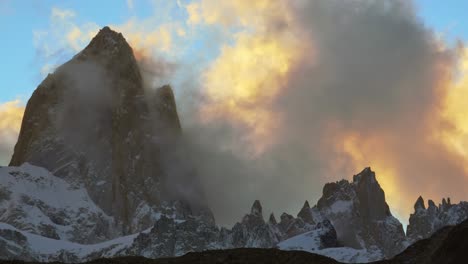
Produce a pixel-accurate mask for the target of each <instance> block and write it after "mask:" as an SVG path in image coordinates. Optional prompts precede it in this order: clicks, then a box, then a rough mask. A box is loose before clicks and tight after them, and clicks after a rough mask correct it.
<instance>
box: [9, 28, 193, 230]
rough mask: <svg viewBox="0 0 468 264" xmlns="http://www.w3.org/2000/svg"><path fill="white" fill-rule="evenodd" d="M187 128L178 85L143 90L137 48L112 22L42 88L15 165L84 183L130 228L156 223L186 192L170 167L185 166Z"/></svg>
mask: <svg viewBox="0 0 468 264" xmlns="http://www.w3.org/2000/svg"><path fill="white" fill-rule="evenodd" d="M180 133H181V128H180V123H179V118H178V115H177V109H176V105H175V100H174V95H173V93H172V90H171V88H170V87H169V86H164V87H162V88H159V89H157V90H156V91H150V90H148V89H144V87H143V81H142V76H141V74H140V71H139V68H138V65H137V62H136V60H135V57H134V55H133V52H132V49H131V47H130V46H129V45H128V44H127V42H126V41H125V39H124V37H123V36H122V35H121V34H120V33H117V32H114V31H112V30H111V29H109V28H108V27H105V28H103V29H102V30H101V31H100V32H99V33H98V34H97V35H96V36H95V37H94V38H93V40H92V41H91V42H90V44H89V45H88V46H87V47H86V48H85V49H84V50H83V51H81V52H80V53H78V54H77V55H76V56H75V57H73V59H71V60H70V61H68V62H67V63H65V64H64V65H62V66H60V67H59V68H58V69H57V70H56V71H55V73H54V74H50V75H49V76H47V78H46V79H45V80H44V81H43V82H42V83H41V84H40V85H39V87H38V88H37V89H36V90H35V92H34V94H33V95H32V97H31V99H30V100H29V102H28V104H27V107H26V111H25V115H24V119H23V123H22V127H21V132H20V135H19V140H18V142H17V144H16V147H15V151H14V155H13V158H12V160H11V163H10V165H11V166H20V165H21V164H23V163H24V162H29V163H31V164H33V165H36V166H40V167H43V168H46V169H48V170H49V171H51V172H52V173H53V174H54V175H56V176H58V177H61V178H63V179H64V180H65V181H67V182H68V183H70V184H72V185H73V186H75V187H76V188H80V187H81V186H84V187H85V188H86V190H87V191H88V193H89V195H90V196H91V198H92V199H93V201H94V202H95V203H96V204H97V205H98V206H99V207H100V208H102V209H103V210H104V212H106V213H107V214H108V215H110V216H113V217H115V219H116V225H118V229H120V230H121V233H122V234H128V233H132V232H135V231H139V230H141V229H142V228H146V227H149V226H150V225H151V224H152V219H153V218H154V217H153V215H154V214H156V213H157V212H158V211H159V209H158V208H160V207H161V206H162V205H163V202H164V201H168V200H177V199H184V198H186V197H180V196H178V195H177V194H175V195H174V193H175V192H173V191H172V190H170V187H171V186H170V185H171V173H172V172H171V171H170V170H169V169H168V168H169V167H182V166H179V164H178V163H181V162H183V161H182V160H181V159H180V158H177V155H176V154H174V153H175V149H177V147H176V145H177V140H178V137H179V135H180ZM168 164H170V166H169V165H168ZM185 170H186V171H184V173H186V174H189V176H186V177H195V175H194V172H193V171H192V169H191V168H185ZM196 191H197V190H195V191H193V192H196ZM200 196H201V195H200ZM135 219H136V220H135ZM138 219H144V220H142V221H139V220H138Z"/></svg>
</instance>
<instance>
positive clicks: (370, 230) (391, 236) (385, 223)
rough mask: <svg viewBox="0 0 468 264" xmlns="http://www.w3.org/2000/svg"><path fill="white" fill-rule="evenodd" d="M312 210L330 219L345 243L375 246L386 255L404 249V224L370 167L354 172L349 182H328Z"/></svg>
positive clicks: (340, 239)
mask: <svg viewBox="0 0 468 264" xmlns="http://www.w3.org/2000/svg"><path fill="white" fill-rule="evenodd" d="M312 211H316V214H317V215H320V216H321V217H323V218H325V219H328V220H330V221H331V223H332V224H333V226H334V227H335V229H336V233H337V235H338V240H339V242H340V243H341V244H342V245H344V246H347V247H351V248H356V249H369V248H377V249H379V250H380V251H382V254H383V256H385V257H387V258H389V257H392V256H394V255H395V254H397V253H399V252H401V251H402V250H403V249H404V248H405V240H406V238H405V233H404V231H403V227H402V225H401V223H400V222H399V221H398V220H397V219H396V218H394V217H393V216H392V214H391V213H390V209H389V207H388V204H387V203H386V201H385V193H384V191H383V190H382V188H381V187H380V185H379V183H378V182H377V180H376V178H375V173H374V172H373V171H372V170H371V169H370V168H365V169H364V170H363V171H362V172H360V173H359V174H357V175H354V177H353V181H352V182H348V181H347V180H341V181H339V182H335V183H327V184H326V185H325V186H324V188H323V195H322V197H321V198H320V199H319V201H318V202H317V207H316V208H313V209H312Z"/></svg>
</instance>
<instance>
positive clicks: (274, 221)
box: [268, 213, 278, 225]
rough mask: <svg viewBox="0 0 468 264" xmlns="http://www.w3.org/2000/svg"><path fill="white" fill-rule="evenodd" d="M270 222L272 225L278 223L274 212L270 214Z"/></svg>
mask: <svg viewBox="0 0 468 264" xmlns="http://www.w3.org/2000/svg"><path fill="white" fill-rule="evenodd" d="M268 223H269V224H272V225H276V224H278V222H277V221H276V217H275V215H274V214H273V213H271V214H270V219H268Z"/></svg>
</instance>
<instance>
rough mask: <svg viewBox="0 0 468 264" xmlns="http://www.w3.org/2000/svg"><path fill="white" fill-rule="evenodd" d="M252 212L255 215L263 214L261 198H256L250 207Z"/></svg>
mask: <svg viewBox="0 0 468 264" xmlns="http://www.w3.org/2000/svg"><path fill="white" fill-rule="evenodd" d="M250 214H251V215H255V216H262V205H261V204H260V201H259V200H255V202H254V203H253V205H252V208H251V209H250Z"/></svg>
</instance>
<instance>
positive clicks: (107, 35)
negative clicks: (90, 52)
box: [91, 26, 128, 46]
mask: <svg viewBox="0 0 468 264" xmlns="http://www.w3.org/2000/svg"><path fill="white" fill-rule="evenodd" d="M92 43H101V44H107V45H106V46H112V45H117V44H120V43H125V44H127V41H126V40H125V38H124V37H123V35H122V33H119V32H116V31H114V30H112V29H111V28H110V27H108V26H105V27H103V28H102V29H100V30H99V32H98V33H97V35H96V36H95V37H94V38H93V40H92V41H91V44H92ZM127 45H128V44H127Z"/></svg>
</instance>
